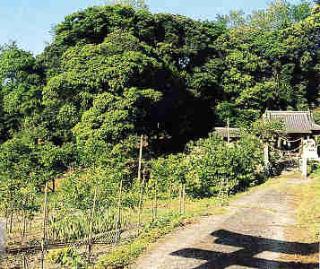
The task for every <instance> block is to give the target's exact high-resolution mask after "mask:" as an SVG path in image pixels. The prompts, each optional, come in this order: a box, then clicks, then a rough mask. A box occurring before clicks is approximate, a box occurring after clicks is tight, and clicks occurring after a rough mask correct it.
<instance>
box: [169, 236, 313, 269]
mask: <svg viewBox="0 0 320 269" xmlns="http://www.w3.org/2000/svg"><path fill="white" fill-rule="evenodd" d="M211 235H212V236H213V237H215V239H214V243H215V244H217V247H218V245H223V246H232V247H236V248H239V250H236V251H234V252H231V253H225V252H219V251H210V250H203V249H196V248H186V249H181V250H178V251H176V252H173V253H171V255H174V256H181V257H185V258H192V259H198V260H204V261H207V262H206V263H205V264H203V265H201V266H198V267H196V268H194V269H205V268H210V269H211V268H212V269H222V268H227V267H229V266H244V267H250V268H259V269H271V268H281V269H285V268H288V269H289V268H290V269H296V268H297V269H298V268H299V269H309V268H310V269H313V268H318V266H319V265H318V264H317V263H302V262H294V261H292V262H291V261H274V260H272V259H270V260H268V259H264V258H259V257H256V256H257V255H258V254H260V253H262V252H265V251H268V252H274V253H281V254H290V255H303V256H308V255H312V254H315V253H317V252H318V246H319V244H318V243H312V244H308V243H298V242H286V241H281V240H274V239H267V238H261V237H255V236H251V235H245V234H239V233H235V232H231V231H226V230H218V231H215V232H213V233H212V234H211Z"/></svg>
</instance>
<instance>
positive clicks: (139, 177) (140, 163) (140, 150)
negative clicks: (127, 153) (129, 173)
mask: <svg viewBox="0 0 320 269" xmlns="http://www.w3.org/2000/svg"><path fill="white" fill-rule="evenodd" d="M142 149H143V135H141V137H140V148H139V166H138V182H140V181H141V167H142Z"/></svg>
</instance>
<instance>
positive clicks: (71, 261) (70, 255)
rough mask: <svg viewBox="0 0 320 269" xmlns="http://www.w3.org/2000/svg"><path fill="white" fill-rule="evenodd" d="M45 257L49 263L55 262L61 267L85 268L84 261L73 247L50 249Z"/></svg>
mask: <svg viewBox="0 0 320 269" xmlns="http://www.w3.org/2000/svg"><path fill="white" fill-rule="evenodd" d="M47 258H48V260H49V261H50V262H51V263H54V264H57V265H59V266H61V268H73V269H80V268H85V261H84V260H83V258H82V257H81V255H80V254H79V253H78V252H77V250H76V249H75V248H73V247H68V248H63V249H57V250H52V251H50V252H49V254H48V256H47Z"/></svg>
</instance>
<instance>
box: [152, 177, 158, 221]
mask: <svg viewBox="0 0 320 269" xmlns="http://www.w3.org/2000/svg"><path fill="white" fill-rule="evenodd" d="M157 217H158V179H156V182H155V183H154V208H153V220H156V219H157Z"/></svg>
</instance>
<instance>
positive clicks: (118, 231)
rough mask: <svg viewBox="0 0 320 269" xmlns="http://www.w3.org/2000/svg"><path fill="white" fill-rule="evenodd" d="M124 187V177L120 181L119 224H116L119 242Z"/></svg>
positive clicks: (116, 240) (116, 239) (117, 240)
mask: <svg viewBox="0 0 320 269" xmlns="http://www.w3.org/2000/svg"><path fill="white" fill-rule="evenodd" d="M122 187H123V181H122V179H121V181H120V186H119V195H118V216H117V224H116V238H115V242H119V240H120V228H121V205H122Z"/></svg>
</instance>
